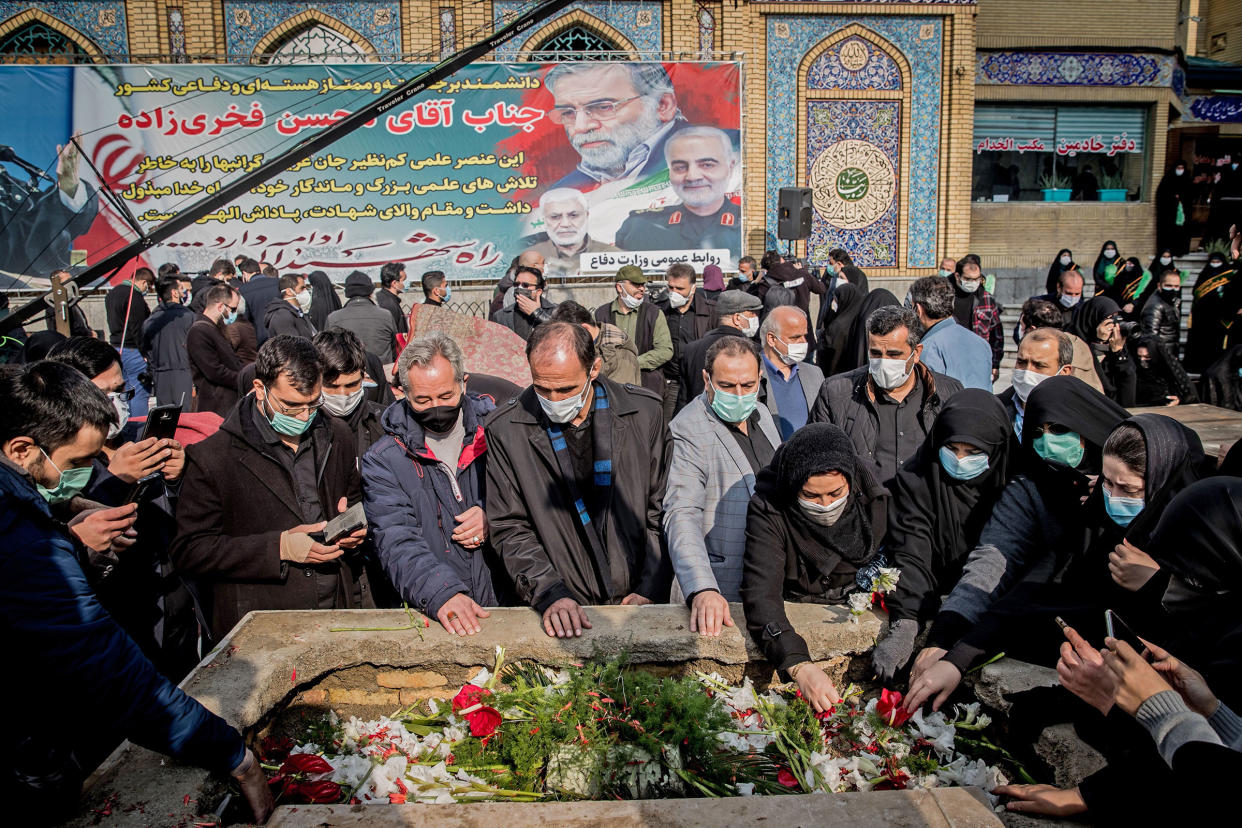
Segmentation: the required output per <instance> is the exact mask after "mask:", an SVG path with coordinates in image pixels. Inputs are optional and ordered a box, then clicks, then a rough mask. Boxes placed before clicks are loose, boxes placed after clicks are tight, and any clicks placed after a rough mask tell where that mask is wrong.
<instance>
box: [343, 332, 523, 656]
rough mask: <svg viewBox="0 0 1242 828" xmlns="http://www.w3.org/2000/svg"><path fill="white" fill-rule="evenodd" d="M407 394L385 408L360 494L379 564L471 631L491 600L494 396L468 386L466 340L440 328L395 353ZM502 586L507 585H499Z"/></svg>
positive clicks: (429, 606)
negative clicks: (489, 491) (486, 498)
mask: <svg viewBox="0 0 1242 828" xmlns="http://www.w3.org/2000/svg"><path fill="white" fill-rule="evenodd" d="M397 373H398V375H399V376H400V377H401V383H402V386H403V387H404V389H405V399H404V400H403V401H401V402H398V403H395V404H394V405H391V406H389V408H388V410H387V411H386V412H384V418H383V422H384V430H385V432H387V433H386V435H385V436H384V437H381V438H380V439H379V441H378V442H376V443H375V445H374V446H372V447H371V450H370V451H368V452H367V454H366V457H364V458H363V460H362V494H363V504H364V507H365V509H366V513H367V522H368V523H369V524H370V526H371V532H372V537H373V538H374V539H375V546H376V549H377V551H378V553H379V558H380V563H381V564H382V565H383V567H384V571H385V572H387V573H388V577H389V579H391V580H392V582H393V585H394V586H396V588H397V591H398V592H399V593H401V597H402V599H403V600H405V601H406V602H407V603H409V605H410V606H412V607H415V608H417V609H418V610H419V611H420V612H423V613H426V614H427V615H434V616H435V617H436V619H437V620H438V621H439V622H440V624H441V625H443V627H444V629H445V630H447V631H448V632H451V633H455V634H457V635H474V634H475V633H477V632H478V631H479V630H480V629H481V628H480V626H479V619H480V618H487V617H488V612H487V610H485V609H483V608H484V607H494V606H497V605H498V604H499V603H500V602H499V601H498V600H497V585H496V584H495V583H494V581H493V573H494V572H497V573H502V572H503V571H504V568H503V567H502V566H501V565H500V564H499V561H498V560H496V559H495V558H494V553H493V552H492V549H491V546H490V544H488V542H487V516H486V515H485V514H484V512H483V490H484V481H485V480H486V470H485V466H484V462H485V459H486V458H485V455H486V451H487V441H486V440H485V439H484V436H483V419H484V418H485V417H486V416H487V415H488V414H489V413H490V412H491V411H492V409H493V408H495V404H494V403H493V402H491V401H490V400H487V399H485V398H483V397H480V396H478V395H476V394H468V393H466V376H467V375H466V372H465V362H464V357H463V356H462V352H461V348H460V347H459V346H458V345H457V343H456V342H454V341H453V340H452V339H450V338H449V337H447V336H445V335H444V334H441V333H435V334H432V335H431V336H428V337H425V338H420V339H414V340H411V341H410V343H409V344H408V345H406V346H405V350H403V351H402V352H401V358H400V359H399V360H398V361H397ZM503 591H504V590H503V587H502V589H501V592H503Z"/></svg>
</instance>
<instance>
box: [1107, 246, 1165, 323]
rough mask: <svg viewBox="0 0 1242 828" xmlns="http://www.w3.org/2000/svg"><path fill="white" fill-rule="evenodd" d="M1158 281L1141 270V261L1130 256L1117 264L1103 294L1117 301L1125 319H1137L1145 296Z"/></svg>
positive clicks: (1148, 294) (1149, 293) (1145, 298)
mask: <svg viewBox="0 0 1242 828" xmlns="http://www.w3.org/2000/svg"><path fill="white" fill-rule="evenodd" d="M1159 281H1160V280H1159V279H1156V280H1154V281H1153V279H1152V276H1151V274H1150V273H1148V272H1147V271H1146V270H1143V263H1142V262H1140V261H1139V260H1138V259H1137V258H1136V257H1134V256H1131V257H1130V258H1128V259H1126V260H1125V261H1124V262H1122V263H1121V264H1120V265H1118V268H1117V273H1116V275H1114V276H1113V283H1112V284H1111V285H1109V286H1108V290H1106V291H1104V295H1105V296H1107V297H1109V298H1110V299H1112V300H1113V301H1114V302H1116V303H1117V305H1118V306H1119V307H1120V308H1121V313H1122V315H1123V316H1125V318H1126V319H1131V320H1132V319H1137V318H1138V315H1139V311H1141V310H1142V309H1143V304H1144V303H1145V302H1146V301H1147V297H1148V296H1150V295H1151V292H1152V290H1154V289H1155V286H1156V285H1157V284H1159Z"/></svg>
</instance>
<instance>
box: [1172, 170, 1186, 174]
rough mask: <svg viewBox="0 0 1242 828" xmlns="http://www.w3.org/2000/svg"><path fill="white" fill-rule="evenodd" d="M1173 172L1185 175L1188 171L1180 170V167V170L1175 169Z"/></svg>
mask: <svg viewBox="0 0 1242 828" xmlns="http://www.w3.org/2000/svg"><path fill="white" fill-rule="evenodd" d="M1173 174H1174V175H1185V174H1186V171H1185V170H1180V169H1179V170H1174V171H1173Z"/></svg>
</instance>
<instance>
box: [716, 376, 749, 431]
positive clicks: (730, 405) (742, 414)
mask: <svg viewBox="0 0 1242 828" xmlns="http://www.w3.org/2000/svg"><path fill="white" fill-rule="evenodd" d="M758 402H759V390H758V389H755V390H754V391H752V392H751V393H749V394H730V393H728V392H727V391H721V390H720V389H719V388H717V387H716V386H714V385H713V386H712V411H715V412H716V416H717V417H719V418H720V419H722V420H724V421H725V422H726V423H740V422H742V421H743V420H745V419H747V418H749V417H750V415H751V414H752V413H753V412H754V410H755V405H756V404H757V403H758Z"/></svg>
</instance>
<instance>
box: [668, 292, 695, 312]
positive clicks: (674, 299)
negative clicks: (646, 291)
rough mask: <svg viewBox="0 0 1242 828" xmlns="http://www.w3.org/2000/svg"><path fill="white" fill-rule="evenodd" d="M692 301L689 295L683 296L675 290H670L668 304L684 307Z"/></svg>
mask: <svg viewBox="0 0 1242 828" xmlns="http://www.w3.org/2000/svg"><path fill="white" fill-rule="evenodd" d="M689 302H690V298H689V297H688V296H682V295H681V294H680V293H678V292H677V291H675V290H670V291H669V292H668V306H669V307H670V308H684V307H685V306H686V305H687V304H688V303H689Z"/></svg>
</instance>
